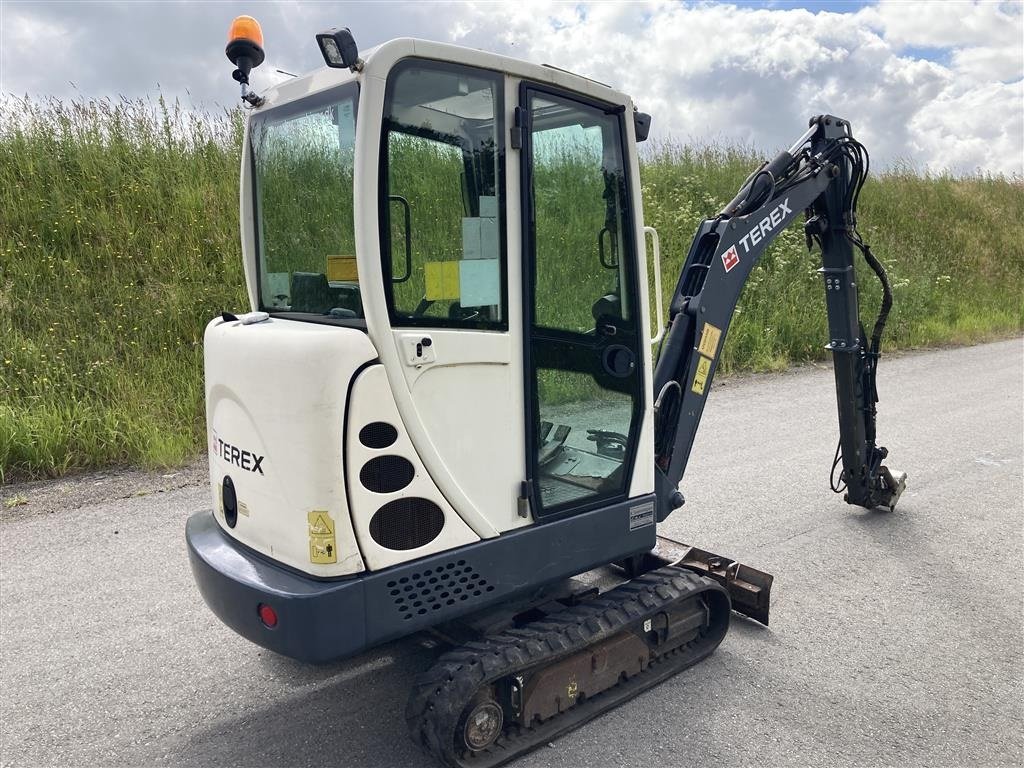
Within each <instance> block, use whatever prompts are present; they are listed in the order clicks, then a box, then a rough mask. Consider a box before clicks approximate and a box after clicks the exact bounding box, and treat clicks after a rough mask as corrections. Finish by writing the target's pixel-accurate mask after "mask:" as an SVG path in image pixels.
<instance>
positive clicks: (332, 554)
mask: <svg viewBox="0 0 1024 768" xmlns="http://www.w3.org/2000/svg"><path fill="white" fill-rule="evenodd" d="M306 519H307V521H308V522H309V562H311V563H316V564H318V565H327V564H329V563H336V562H338V547H337V544H336V543H335V541H334V521H333V520H331V516H330V515H328V514H327V512H326V511H325V510H322V509H314V510H313V511H312V512H310V513H309V514H308V515H307V516H306Z"/></svg>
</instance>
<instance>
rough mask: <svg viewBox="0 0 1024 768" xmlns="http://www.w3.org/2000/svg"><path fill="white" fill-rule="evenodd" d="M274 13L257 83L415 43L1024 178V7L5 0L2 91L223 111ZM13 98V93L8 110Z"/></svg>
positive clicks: (921, 162)
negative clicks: (341, 33) (239, 61)
mask: <svg viewBox="0 0 1024 768" xmlns="http://www.w3.org/2000/svg"><path fill="white" fill-rule="evenodd" d="M242 13H248V14H251V15H253V16H255V17H256V18H257V19H258V20H259V21H260V23H261V24H262V27H263V32H264V38H265V48H266V51H267V59H266V62H265V63H264V64H263V66H261V67H260V68H259V69H257V70H255V71H254V72H253V75H252V78H251V79H252V82H253V85H254V87H255V88H256V90H260V89H261V88H264V87H267V86H268V85H271V84H273V83H275V82H277V81H279V80H281V79H283V78H284V77H286V75H282V74H280V73H278V72H277V71H276V70H278V69H280V70H284V71H286V72H293V73H298V74H301V73H304V72H308V71H309V70H311V69H315V68H317V67H320V66H322V65H323V61H322V59H321V57H320V53H319V50H318V48H317V46H316V43H315V39H314V35H315V33H316V32H319V31H323V30H324V29H328V28H330V27H334V26H347V27H350V28H351V30H352V32H353V34H354V36H355V39H356V41H357V42H358V43H359V45H360V47H361V48H363V49H366V48H369V47H371V46H374V45H377V44H378V43H381V42H384V41H385V40H388V39H391V38H394V37H420V38H425V39H428V40H438V41H442V42H452V43H457V44H459V45H465V46H469V47H473V48H483V49H487V50H492V51H495V52H498V53H504V54H508V55H511V56H515V57H518V58H522V59H527V60H529V61H534V62H538V63H547V64H552V65H555V66H558V67H561V68H563V69H568V70H572V71H574V72H578V73H580V74H583V75H586V76H588V77H592V78H594V79H595V80H600V81H602V82H606V83H609V84H612V85H614V86H615V87H617V88H618V89H619V90H622V91H625V92H626V93H629V94H630V95H631V96H632V97H633V99H634V101H635V102H636V104H637V105H638V106H639V108H640V109H641V110H643V111H645V112H648V113H650V114H652V115H653V116H654V127H653V130H652V136H653V137H654V138H655V139H658V140H666V139H673V140H676V141H680V142H696V143H707V142H724V143H742V144H747V145H752V146H754V147H757V148H758V149H760V150H763V151H765V152H770V151H772V150H775V149H778V148H782V147H786V146H789V144H790V143H791V142H792V140H793V139H795V138H797V137H798V136H799V135H800V133H802V130H803V128H804V127H805V126H806V124H807V118H808V117H809V116H811V115H814V114H820V113H822V112H828V113H832V114H836V115H839V116H841V117H845V118H847V119H849V120H850V121H851V122H852V124H853V127H854V132H855V135H856V136H857V137H858V138H859V139H860V140H861V142H862V143H864V144H865V145H866V146H867V147H868V149H869V151H870V152H871V155H872V161H873V163H874V164H875V166H876V167H879V166H880V167H892V166H894V165H904V166H910V167H912V168H914V169H916V170H918V171H925V170H927V171H932V172H942V171H951V172H953V173H973V172H978V171H981V172H985V173H1002V174H1007V175H1014V174H1015V175H1018V176H1021V175H1024V79H1022V78H1024V2H1021V0H1013V1H1011V2H1006V1H1001V0H992V1H989V2H975V1H973V0H883V1H882V2H857V1H856V0H835V1H831V2H830V1H829V0H805V1H804V2H799V1H798V0H792V1H790V0H764V1H762V2H732V3H714V2H680V1H678V0H673V1H672V2H668V1H661V0H651V1H649V2H648V1H644V2H629V3H626V2H622V3H617V2H571V3H540V2H524V1H520V2H447V1H438V2H427V1H426V0H419V1H418V2H375V3H374V2H351V3H342V2H302V1H300V0H274V1H271V0H266V1H262V2H255V1H253V0H248V1H247V2H236V1H235V0H224V1H222V2H213V1H212V0H206V1H205V2H188V1H185V0H181V1H179V0H164V1H162V2H155V1H154V2H145V1H144V0H136V1H135V2H102V3H100V2H83V1H81V0H79V1H76V2H53V1H51V2H23V1H20V0H18V1H15V0H0V92H2V93H3V94H8V95H15V96H23V95H26V94H27V95H28V96H30V97H32V98H40V97H44V96H56V97H60V98H103V97H108V98H117V97H119V96H126V97H129V98H135V97H143V96H146V95H151V96H155V94H156V93H157V91H158V90H159V91H160V92H162V93H163V94H164V96H165V97H169V98H178V99H180V100H181V101H182V103H184V104H185V105H186V106H189V107H193V106H194V107H197V108H198V107H206V108H210V107H214V106H216V105H230V104H233V103H234V102H235V100H236V99H237V95H238V91H237V87H236V86H235V83H234V81H232V80H231V70H232V67H231V65H230V63H229V62H228V61H227V59H226V58H225V56H224V44H225V42H226V35H227V29H228V26H229V24H230V22H231V19H232V18H234V17H235V16H236V15H238V14H242ZM0 109H2V106H0Z"/></svg>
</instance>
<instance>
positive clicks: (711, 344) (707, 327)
mask: <svg viewBox="0 0 1024 768" xmlns="http://www.w3.org/2000/svg"><path fill="white" fill-rule="evenodd" d="M721 338H722V330H721V328H716V327H715V326H713V325H712V324H711V323H704V330H702V331H701V332H700V346H698V347H697V349H698V350H699V351H700V353H701V354H702V355H707V356H708V357H714V356H715V354H716V353H717V352H718V340H719V339H721Z"/></svg>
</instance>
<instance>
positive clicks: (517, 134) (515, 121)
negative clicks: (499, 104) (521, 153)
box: [509, 107, 526, 149]
mask: <svg viewBox="0 0 1024 768" xmlns="http://www.w3.org/2000/svg"><path fill="white" fill-rule="evenodd" d="M525 117H526V114H525V111H524V110H523V108H522V107H516V109H515V112H514V114H513V117H512V128H511V129H510V134H511V135H510V136H509V146H511V147H512V149H522V148H523V137H524V135H525V134H526V120H525Z"/></svg>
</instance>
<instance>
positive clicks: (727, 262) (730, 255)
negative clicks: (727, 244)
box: [722, 245, 740, 272]
mask: <svg viewBox="0 0 1024 768" xmlns="http://www.w3.org/2000/svg"><path fill="white" fill-rule="evenodd" d="M739 263H740V255H739V254H738V253H736V246H735V245H734V246H733V247H732V248H730V249H729V250H728V251H726V252H725V253H723V254H722V266H724V267H725V271H726V272H728V271H729V270H731V269H732V268H733V267H735V266H736V265H737V264H739Z"/></svg>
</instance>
